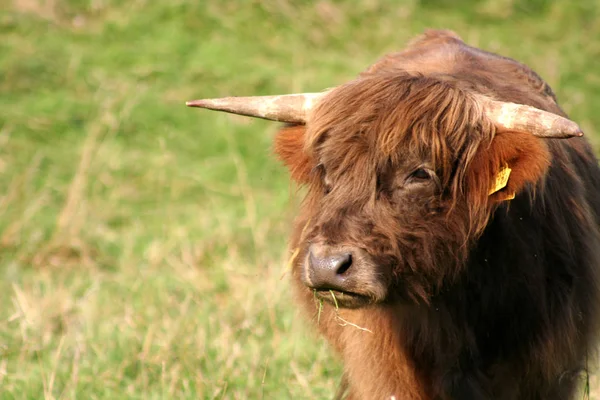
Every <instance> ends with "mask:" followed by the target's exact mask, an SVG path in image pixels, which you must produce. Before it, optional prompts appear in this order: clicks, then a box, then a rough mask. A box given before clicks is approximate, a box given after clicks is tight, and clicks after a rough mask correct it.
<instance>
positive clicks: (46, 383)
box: [0, 0, 600, 399]
mask: <svg viewBox="0 0 600 400" xmlns="http://www.w3.org/2000/svg"><path fill="white" fill-rule="evenodd" d="M425 28H448V29H453V30H455V31H456V32H458V33H459V34H460V35H461V36H462V37H463V38H464V39H465V40H466V41H467V42H468V43H470V44H472V45H475V46H480V47H482V48H484V49H486V50H489V51H493V52H497V53H500V54H502V55H505V56H510V57H513V58H516V59H518V60H520V61H522V62H525V63H526V64H528V65H530V66H531V67H532V68H534V69H535V70H536V71H537V72H539V73H540V74H541V75H542V77H543V78H544V79H546V80H547V81H548V82H549V83H550V85H551V86H552V87H553V88H554V89H555V91H556V93H557V95H558V98H559V100H560V102H561V104H562V106H563V107H564V109H565V110H566V111H567V112H568V113H569V114H570V115H571V116H572V117H573V118H574V119H575V120H576V121H577V122H579V123H580V124H581V126H582V127H583V128H584V131H585V132H586V133H587V135H588V138H589V139H590V140H591V141H592V142H593V143H594V146H595V147H596V148H599V147H598V143H599V142H598V139H597V136H596V134H597V133H598V132H599V131H598V128H597V127H598V126H599V124H600V112H599V110H600V96H599V93H600V75H599V71H600V62H599V60H600V40H599V39H600V5H599V4H598V2H597V1H595V0H580V1H577V2H575V1H570V0H556V1H549V0H531V1H526V0H454V1H451V0H435V1H434V0H431V1H416V0H412V1H410V0H409V1H392V0H365V1H334V0H315V1H304V2H295V1H290V0H265V1H242V0H200V1H183V0H172V1H150V0H133V1H117V0H4V1H3V2H2V3H1V4H0V304H2V307H0V398H1V399H40V398H46V399H58V398H64V399H72V398H73V399H74V398H81V399H88V398H89V399H119V398H123V399H125V398H127V399H136V398H139V399H159V398H161V399H162V398H206V399H213V398H216V399H224V398H231V399H246V398H250V399H262V398H266V399H270V398H277V399H282V398H294V399H316V398H330V397H332V396H333V393H334V391H335V388H336V385H337V383H338V381H339V377H340V375H341V366H340V364H339V363H338V362H337V361H336V359H335V357H333V355H332V353H331V352H330V350H329V349H328V347H327V345H326V344H325V343H324V342H323V341H321V340H320V339H318V338H316V337H315V336H314V335H313V334H311V333H310V329H309V328H308V327H307V323H306V321H305V320H304V319H303V316H302V315H299V314H298V312H297V311H296V310H295V308H294V306H293V304H291V295H290V293H289V284H288V282H287V279H286V278H287V277H284V278H283V279H280V277H281V275H282V272H283V271H284V267H285V263H286V260H287V258H288V256H289V253H288V251H287V249H286V236H287V234H288V232H289V230H290V223H291V220H292V218H293V215H294V210H295V208H296V207H297V203H298V200H297V199H295V196H294V190H293V187H291V186H290V184H289V181H288V178H287V173H286V171H285V170H284V169H283V168H282V167H281V166H280V165H279V164H278V163H277V161H276V160H275V159H274V158H273V157H272V155H271V140H272V136H273V134H274V133H275V131H276V129H277V124H274V123H269V122H265V121H256V120H250V119H246V118H242V117H236V116H231V115H224V114H218V113H211V112H208V111H199V110H193V109H187V108H186V107H185V106H184V102H185V101H186V100H191V99H195V98H201V97H212V96H226V95H252V94H255V95H261V94H275V93H285V92H294V91H318V90H321V89H323V88H326V87H330V86H333V85H337V84H340V83H342V82H344V81H346V80H348V79H351V78H352V77H354V76H355V75H356V74H357V73H358V72H359V71H361V70H363V69H364V68H366V67H367V66H368V65H369V64H371V63H373V62H374V61H375V60H376V59H377V58H378V57H380V56H382V55H383V54H385V53H386V52H390V51H395V50H398V49H400V48H402V47H403V46H404V44H405V43H406V41H407V40H409V39H410V38H412V37H414V36H415V35H417V34H419V33H421V32H422V31H423V30H424V29H425ZM593 390H594V388H592V391H593ZM592 397H594V395H593V393H592Z"/></svg>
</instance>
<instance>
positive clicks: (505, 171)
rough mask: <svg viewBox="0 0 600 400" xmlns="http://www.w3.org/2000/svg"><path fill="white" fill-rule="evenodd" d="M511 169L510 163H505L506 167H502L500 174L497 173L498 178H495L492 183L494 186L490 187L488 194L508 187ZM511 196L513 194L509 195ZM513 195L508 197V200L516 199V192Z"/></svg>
mask: <svg viewBox="0 0 600 400" xmlns="http://www.w3.org/2000/svg"><path fill="white" fill-rule="evenodd" d="M511 171H512V169H510V168H509V167H508V165H504V167H502V169H501V170H500V171H499V172H498V175H496V178H495V179H494V183H493V184H492V188H491V189H490V191H489V193H488V195H492V194H494V193H496V192H497V191H499V190H502V189H504V188H505V187H506V184H507V183H508V177H509V176H510V172H511ZM510 196H511V195H509V197H510ZM512 196H513V197H510V198H507V199H506V200H510V199H514V196H515V195H514V193H513V194H512Z"/></svg>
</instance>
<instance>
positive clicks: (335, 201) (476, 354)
mask: <svg viewBox="0 0 600 400" xmlns="http://www.w3.org/2000/svg"><path fill="white" fill-rule="evenodd" d="M474 93H479V94H484V95H488V96H490V97H493V98H495V99H498V100H502V101H510V102H515V103H521V104H528V105H531V106H535V107H538V108H540V109H543V110H547V111H551V112H554V113H557V114H561V115H564V113H563V112H562V110H561V109H560V108H559V106H558V105H557V104H556V100H555V96H554V94H553V93H552V90H551V89H550V88H549V87H548V85H547V84H546V83H545V82H544V81H542V79H541V78H539V77H538V76H537V75H536V74H535V73H534V72H533V71H531V70H530V69H529V68H527V67H526V66H524V65H522V64H519V63H517V62H516V61H514V60H511V59H508V58H503V57H500V56H497V55H493V54H490V53H487V52H484V51H481V50H478V49H475V48H472V47H469V46H467V45H466V44H464V43H463V42H462V41H461V40H460V38H458V36H456V35H455V34H454V33H451V32H447V31H431V32H427V33H425V34H424V35H423V36H422V37H421V38H419V39H417V40H416V41H414V42H413V43H411V44H410V45H409V46H408V48H407V49H406V50H405V51H403V52H400V53H398V54H393V55H390V56H387V57H385V58H384V59H382V60H381V61H379V62H378V63H376V64H375V65H373V66H372V67H370V68H369V69H368V70H367V71H365V72H364V73H363V74H362V75H361V76H359V77H358V78H357V79H356V80H354V81H352V82H349V83H347V84H344V85H342V86H340V87H338V88H336V89H335V90H333V91H332V92H330V93H329V94H328V95H327V97H326V98H325V99H324V100H323V101H322V102H320V105H319V106H318V108H317V109H316V110H315V111H314V113H313V114H312V117H311V119H310V120H309V122H308V123H307V125H306V126H296V127H287V128H285V129H283V130H282V131H281V132H280V133H279V135H278V136H277V138H276V151H277V152H278V154H279V156H280V157H281V159H282V160H283V161H284V163H285V164H286V165H287V166H288V167H289V169H290V170H291V173H292V177H293V179H295V180H296V181H298V182H300V183H302V184H306V185H307V188H308V192H307V196H306V199H305V201H304V203H303V206H302V210H301V213H300V216H299V217H298V220H297V223H296V228H295V231H294V234H293V235H292V240H291V243H292V246H293V247H294V248H299V255H298V257H297V258H296V259H295V262H294V266H293V278H294V283H295V288H296V291H297V293H298V297H299V299H300V301H301V302H302V304H304V306H305V309H306V310H307V311H308V312H309V313H310V315H312V316H315V321H316V320H317V318H316V313H317V312H318V309H319V307H318V306H317V305H316V304H315V300H314V296H313V293H312V291H311V290H310V289H309V288H308V287H306V286H305V285H304V283H303V280H302V275H303V273H304V269H305V268H306V264H307V254H308V246H310V245H311V244H314V243H322V244H325V245H328V246H353V247H354V248H359V249H361V251H363V252H365V254H368V260H369V261H368V262H365V264H364V267H363V270H361V271H353V273H354V274H355V275H356V277H355V279H356V284H355V286H353V287H352V291H353V292H355V293H357V294H360V295H362V296H364V298H368V299H369V302H368V304H366V305H364V306H362V307H359V308H355V309H349V308H344V307H342V308H339V309H337V307H336V304H333V301H331V302H325V303H324V304H323V307H322V312H321V315H320V317H319V318H318V320H319V324H318V329H319V330H320V331H321V332H322V333H323V334H324V335H325V337H327V339H328V340H329V341H330V342H331V343H332V345H333V346H334V347H335V348H336V349H337V351H338V352H339V353H340V355H341V357H342V359H343V361H344V365H345V376H346V378H345V380H346V381H347V387H348V390H347V393H346V395H347V398H349V399H389V398H391V396H395V398H396V399H398V400H399V399H569V398H571V396H572V395H573V393H574V388H575V386H576V382H577V380H576V379H575V378H576V376H577V374H578V373H579V372H580V371H581V370H582V369H584V368H585V367H586V360H587V357H588V354H589V349H590V347H591V345H592V344H593V340H594V339H595V337H596V333H597V328H598V319H599V317H600V314H599V311H600V310H599V309H598V304H599V303H598V300H599V293H600V289H599V287H600V286H599V276H598V267H599V264H600V236H599V229H598V226H599V225H598V223H599V221H600V170H599V168H598V166H597V162H596V159H595V157H594V155H593V153H592V151H591V149H590V147H589V145H588V144H587V142H586V141H585V140H584V139H579V138H577V139H569V140H556V139H555V140H543V139H539V138H536V137H534V136H532V135H531V134H529V133H527V132H514V131H502V130H499V129H498V128H497V127H496V126H495V125H494V124H493V122H492V121H490V120H488V119H487V118H486V116H485V115H484V114H483V113H482V107H481V106H480V105H479V104H477V102H476V101H475V97H474V96H473V94H474ZM504 166H509V167H510V168H511V169H512V173H511V175H510V178H509V181H508V184H507V186H506V187H505V188H504V189H502V190H500V191H498V192H496V193H494V194H492V195H489V189H490V187H491V186H492V181H493V179H494V178H495V177H496V175H497V173H498V172H499V170H500V169H501V168H503V167H504ZM513 193H515V194H516V198H514V200H510V201H509V200H507V198H509V197H510V195H511V194H513ZM359 267H360V265H359V266H355V267H354V268H359ZM342 306H343V303H342Z"/></svg>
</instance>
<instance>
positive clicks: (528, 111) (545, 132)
mask: <svg viewBox="0 0 600 400" xmlns="http://www.w3.org/2000/svg"><path fill="white" fill-rule="evenodd" d="M477 97H478V100H479V101H480V102H481V103H482V104H483V106H484V111H485V114H486V115H487V116H488V118H490V119H491V120H492V121H494V122H495V123H496V124H497V125H498V126H500V127H503V128H506V129H512V130H517V131H523V132H529V133H531V134H533V135H535V136H538V137H541V138H555V139H566V138H571V137H577V136H583V132H582V131H581V128H580V127H579V125H577V124H576V123H575V122H573V121H571V120H569V119H567V118H564V117H561V116H560V115H556V114H553V113H551V112H547V111H543V110H540V109H538V108H535V107H531V106H526V105H523V104H515V103H507V102H502V101H495V100H492V99H490V98H488V97H485V96H477Z"/></svg>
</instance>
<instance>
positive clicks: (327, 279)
mask: <svg viewBox="0 0 600 400" xmlns="http://www.w3.org/2000/svg"><path fill="white" fill-rule="evenodd" d="M351 267H352V253H351V252H349V251H333V252H332V251H329V249H327V248H324V247H322V246H315V245H313V246H311V247H310V250H309V256H308V266H307V273H308V278H309V279H308V280H309V282H310V286H311V287H312V288H313V289H319V290H327V289H332V290H341V291H345V290H346V289H345V286H346V278H347V275H348V274H349V273H348V270H349V269H350V268H351Z"/></svg>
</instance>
